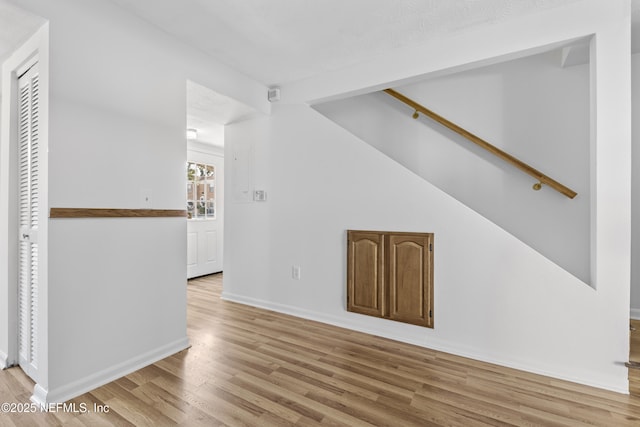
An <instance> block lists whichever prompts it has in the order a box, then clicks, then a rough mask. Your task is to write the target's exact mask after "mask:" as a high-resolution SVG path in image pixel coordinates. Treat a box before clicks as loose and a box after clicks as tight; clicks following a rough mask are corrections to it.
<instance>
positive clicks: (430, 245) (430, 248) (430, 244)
mask: <svg viewBox="0 0 640 427" xmlns="http://www.w3.org/2000/svg"><path fill="white" fill-rule="evenodd" d="M429 251H431V252H433V243H429Z"/></svg>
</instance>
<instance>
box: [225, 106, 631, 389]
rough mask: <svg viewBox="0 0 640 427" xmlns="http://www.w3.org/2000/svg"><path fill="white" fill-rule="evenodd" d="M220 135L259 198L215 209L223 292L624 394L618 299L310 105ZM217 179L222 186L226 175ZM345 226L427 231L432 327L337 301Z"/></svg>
mask: <svg viewBox="0 0 640 427" xmlns="http://www.w3.org/2000/svg"><path fill="white" fill-rule="evenodd" d="M226 138H227V139H226V144H225V145H226V147H227V150H229V151H231V150H232V148H231V147H234V148H233V150H238V149H239V148H240V147H244V148H246V151H247V152H253V160H252V163H253V172H254V173H253V176H254V186H255V188H261V189H267V190H268V191H269V198H268V200H267V202H260V203H258V202H255V203H237V202H236V203H233V202H231V203H227V205H226V208H227V212H226V213H227V216H226V218H227V222H226V226H227V228H226V230H225V232H226V234H227V236H229V239H227V240H226V246H225V268H224V271H225V284H224V293H223V298H226V299H229V300H233V301H238V302H242V303H248V304H252V305H256V306H261V307H266V308H269V309H273V310H277V311H281V312H285V313H290V314H294V315H298V316H302V317H307V318H311V319H316V320H319V321H322V322H327V323H331V324H336V325H339V326H343V327H348V328H353V329H356V330H361V331H366V332H370V333H373V334H376V335H381V336H385V337H389V338H392V339H397V340H401V341H405V342H410V343H414V344H417V345H421V346H425V347H429V348H435V349H441V350H444V351H447V352H451V353H456V354H461V355H465V356H470V357H473V358H476V359H480V360H487V361H491V362H495V363H498V364H501V365H506V366H513V367H517V368H522V369H525V370H528V371H534V372H538V373H543V374H547V375H551V376H554V377H559V378H566V379H570V380H574V381H578V382H581V383H587V384H592V385H596V386H600V387H605V388H610V389H614V390H618V391H621V392H625V391H626V368H624V365H622V364H616V363H615V362H617V361H623V360H626V357H627V356H628V347H626V346H625V344H624V343H623V342H621V341H620V336H621V335H622V336H624V334H625V333H627V332H626V331H621V332H620V333H612V329H611V319H614V320H616V319H617V321H618V323H621V325H619V326H621V328H622V329H624V324H625V320H624V318H625V316H628V310H627V307H626V306H624V301H623V302H622V308H620V307H619V305H620V304H617V305H616V304H611V300H609V299H608V298H607V293H603V292H598V291H597V290H595V289H593V288H591V287H589V286H586V285H585V284H584V283H583V282H582V281H580V280H579V279H577V278H575V277H574V276H573V275H571V274H570V273H568V272H566V271H565V270H563V269H562V268H560V267H558V266H557V265H556V264H555V263H553V262H551V261H549V260H548V259H547V258H545V257H543V256H542V255H540V254H539V253H538V252H537V251H535V250H533V249H532V248H530V247H529V246H527V245H526V244H524V243H523V242H522V241H520V240H518V239H517V238H515V237H514V236H513V235H511V234H510V233H508V232H506V231H505V230H503V229H502V228H500V227H498V226H496V225H495V224H494V223H493V222H491V221H489V220H487V219H486V218H484V217H483V216H482V215H480V214H478V213H477V212H475V211H473V210H472V209H470V208H468V207H467V206H465V205H463V204H462V203H460V202H458V201H457V200H455V199H454V198H453V197H451V196H449V195H447V194H446V193H444V192H443V191H441V190H439V189H438V188H436V187H435V186H434V185H432V184H430V183H429V182H427V181H425V180H424V179H422V178H421V177H419V176H417V175H416V174H414V173H412V172H410V171H409V170H407V169H406V168H404V167H403V166H401V165H400V164H398V163H396V162H394V161H392V160H390V159H389V158H388V157H387V156H385V155H384V154H382V153H381V152H379V151H378V150H376V149H374V148H372V147H371V146H370V145H368V144H367V143H365V142H363V141H362V140H360V139H358V138H357V137H355V136H353V135H352V134H350V133H349V132H347V131H346V130H344V129H343V128H341V127H339V126H338V125H337V124H335V123H333V122H331V121H330V120H329V119H327V118H326V117H324V116H322V115H321V114H319V113H318V112H316V111H315V110H313V109H312V108H310V107H306V106H293V105H291V106H278V107H277V108H275V109H274V113H273V115H272V116H271V117H265V118H262V119H257V120H252V121H248V122H242V123H238V124H234V125H231V126H228V127H227V129H226ZM229 156H230V153H227V156H226V157H229ZM228 167H230V168H232V167H233V164H230V165H229V166H228ZM227 176H228V177H229V179H230V180H231V183H230V186H231V188H233V186H234V180H236V179H240V178H239V177H237V176H234V174H233V173H230V174H228V175H227ZM347 229H373V230H398V231H420V232H433V233H435V268H434V271H435V309H434V317H435V328H434V329H433V330H431V329H425V328H421V327H417V326H413V325H407V324H402V323H397V322H393V321H389V320H383V319H377V318H372V317H368V316H362V315H358V314H354V313H349V312H347V311H346V308H345V307H346V293H345V290H346V230H347ZM293 265H299V266H301V279H300V280H294V279H293V278H292V276H291V267H292V266H293ZM616 310H617V312H616ZM617 313H619V314H620V315H621V316H618V315H617ZM603 319H607V321H605V322H603Z"/></svg>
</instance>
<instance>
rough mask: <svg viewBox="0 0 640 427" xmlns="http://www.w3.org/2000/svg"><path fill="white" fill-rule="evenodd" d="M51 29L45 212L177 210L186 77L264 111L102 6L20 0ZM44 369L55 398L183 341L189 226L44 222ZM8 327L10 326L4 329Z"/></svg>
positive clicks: (187, 54)
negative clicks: (145, 195)
mask: <svg viewBox="0 0 640 427" xmlns="http://www.w3.org/2000/svg"><path fill="white" fill-rule="evenodd" d="M14 3H16V5H17V6H19V7H23V8H26V9H28V10H29V11H30V12H32V13H35V14H37V15H39V16H43V17H44V18H46V19H48V20H49V22H50V27H51V34H50V40H51V42H50V45H49V52H50V58H51V68H50V74H49V75H50V79H51V100H50V103H49V109H50V111H51V120H50V128H49V130H50V134H49V137H50V138H49V166H50V169H49V174H48V180H49V203H48V206H47V207H80V208H140V207H143V205H142V200H141V193H140V191H141V189H149V190H151V192H152V207H153V208H157V209H184V185H185V174H184V165H185V161H186V151H187V150H186V141H185V127H186V108H185V106H186V93H185V92H186V81H187V79H190V80H192V81H196V82H199V83H200V84H203V85H205V86H207V87H210V88H212V89H214V90H216V92H218V93H222V94H225V95H227V96H231V97H233V98H235V99H238V100H240V101H242V102H244V103H246V104H247V105H251V106H252V107H254V108H256V109H257V110H259V111H268V110H269V104H268V102H267V101H266V99H265V98H266V97H265V93H266V88H265V87H263V86H262V85H260V84H258V83H256V82H254V81H251V80H249V79H248V78H246V77H244V76H242V75H239V74H237V73H235V72H234V71H232V70H231V69H229V68H228V67H226V66H224V65H222V64H220V63H218V62H216V61H215V60H212V59H211V58H209V57H206V56H205V55H203V54H202V53H201V52H199V51H197V50H195V49H193V48H190V47H189V46H185V45H183V44H180V43H178V42H176V41H175V40H174V39H172V38H170V37H169V36H168V35H166V34H165V33H163V32H161V31H159V30H157V29H156V28H155V27H152V26H150V25H148V24H146V23H145V22H143V21H141V20H139V19H137V18H135V17H133V16H131V15H128V14H126V13H124V12H122V11H121V10H120V9H118V8H117V7H116V6H114V5H113V4H112V3H110V2H105V1H98V0H90V1H85V0H82V1H78V0H63V1H58V2H55V4H53V3H52V2H49V1H46V0H26V1H19V2H18V1H16V2H14ZM49 226H50V233H49V244H48V250H49V254H50V256H51V263H50V268H49V274H48V289H47V290H48V291H49V297H48V298H47V299H45V300H44V301H42V304H43V305H44V306H46V307H47V308H48V310H49V312H48V316H47V320H48V334H47V337H48V347H46V348H45V349H44V351H45V352H46V353H47V355H48V358H49V374H48V376H47V378H46V379H44V380H43V381H42V382H40V381H39V384H38V385H37V386H36V391H35V396H34V398H35V399H36V400H43V401H61V400H65V399H68V398H70V397H72V396H75V395H77V394H80V393H82V392H84V391H86V390H89V389H92V388H94V387H96V386H97V385H99V384H101V383H104V382H107V381H109V380H112V379H114V378H117V377H119V376H121V375H123V374H126V373H127V372H130V371H132V370H134V369H136V368H139V367H142V366H144V365H146V364H149V363H151V362H153V361H155V360H157V359H159V358H161V357H164V356H166V355H168V354H171V353H173V352H175V351H178V350H181V349H183V348H185V347H186V346H187V345H188V341H187V336H186V288H185V285H186V283H185V275H186V221H185V219H182V218H170V219H69V220H67V219H65V220H60V219H51V220H49ZM4 326H5V327H6V325H4Z"/></svg>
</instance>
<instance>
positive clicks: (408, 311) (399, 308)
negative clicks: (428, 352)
mask: <svg viewBox="0 0 640 427" xmlns="http://www.w3.org/2000/svg"><path fill="white" fill-rule="evenodd" d="M431 248H432V244H431V236H429V235H412V234H402V235H396V234H391V235H389V280H388V282H389V286H388V288H389V313H388V315H389V318H390V319H392V320H397V321H399V322H405V323H412V324H414V325H419V326H431V320H432V319H433V317H432V316H431V314H432V313H433V309H432V307H431V302H432V298H431V283H432V280H431V272H432V268H431V254H432V253H433V252H432V251H431V250H430V249H431Z"/></svg>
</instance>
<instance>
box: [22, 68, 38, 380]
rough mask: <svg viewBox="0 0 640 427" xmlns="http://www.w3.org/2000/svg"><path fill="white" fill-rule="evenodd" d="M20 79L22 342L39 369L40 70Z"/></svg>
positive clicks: (30, 363)
mask: <svg viewBox="0 0 640 427" xmlns="http://www.w3.org/2000/svg"><path fill="white" fill-rule="evenodd" d="M37 68H38V67H37V64H36V65H34V66H33V67H31V68H30V69H29V70H28V71H27V72H26V73H24V74H23V75H22V76H20V77H19V79H18V91H19V92H18V111H19V113H18V122H19V124H18V171H19V180H18V185H19V188H18V209H19V220H18V221H19V224H18V226H19V230H18V231H19V251H18V252H19V256H18V263H19V265H18V271H19V274H18V341H19V343H18V344H19V346H18V349H19V360H20V366H21V367H22V369H23V370H24V371H25V372H26V373H27V375H29V376H30V377H31V378H33V379H34V380H35V377H36V374H37V372H38V357H37V348H38V346H37V344H38V196H39V188H38V187H39V183H38V164H39V161H38V160H39V151H38V145H39V144H38V142H39V134H38V108H39V106H38V98H39V92H38V69H37Z"/></svg>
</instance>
